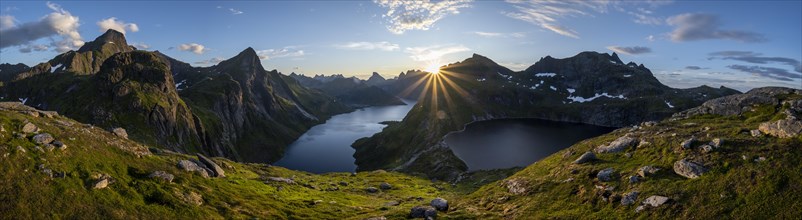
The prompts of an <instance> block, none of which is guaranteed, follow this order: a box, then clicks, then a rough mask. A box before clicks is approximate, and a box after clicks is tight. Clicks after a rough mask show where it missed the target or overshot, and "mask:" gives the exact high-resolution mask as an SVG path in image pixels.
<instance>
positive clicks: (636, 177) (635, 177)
mask: <svg viewBox="0 0 802 220" xmlns="http://www.w3.org/2000/svg"><path fill="white" fill-rule="evenodd" d="M627 179H629V183H637V182H638V181H640V178H638V176H629V178H627Z"/></svg>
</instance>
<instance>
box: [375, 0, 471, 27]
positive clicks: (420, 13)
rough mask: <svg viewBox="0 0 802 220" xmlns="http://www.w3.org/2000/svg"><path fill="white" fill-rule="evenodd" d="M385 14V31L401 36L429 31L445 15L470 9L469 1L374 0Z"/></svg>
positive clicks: (383, 16)
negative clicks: (411, 31) (413, 31)
mask: <svg viewBox="0 0 802 220" xmlns="http://www.w3.org/2000/svg"><path fill="white" fill-rule="evenodd" d="M374 2H375V3H376V4H378V5H379V6H380V7H382V8H386V9H387V13H384V14H383V15H382V18H385V19H387V22H388V25H387V30H389V31H390V32H392V33H395V34H403V33H404V32H406V31H408V30H429V28H431V27H432V26H433V25H434V24H435V23H436V22H437V21H439V20H440V19H443V18H444V17H446V16H447V15H452V14H459V10H460V9H462V8H467V7H470V4H469V3H470V2H471V0H453V1H439V2H431V1H429V0H417V1H410V0H374Z"/></svg>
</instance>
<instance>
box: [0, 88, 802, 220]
mask: <svg viewBox="0 0 802 220" xmlns="http://www.w3.org/2000/svg"><path fill="white" fill-rule="evenodd" d="M801 119H802V91H800V90H793V89H785V88H762V89H756V90H753V91H750V92H748V93H746V94H740V95H734V96H727V97H722V98H719V99H714V100H711V101H708V102H706V103H705V104H703V105H702V106H700V107H697V108H692V109H690V110H687V111H683V112H680V113H677V114H675V115H674V116H673V117H671V118H669V119H666V120H663V121H660V122H644V123H642V124H640V125H639V126H633V127H627V128H622V129H619V130H617V131H614V132H612V133H610V134H607V135H603V136H600V137H597V138H592V139H588V140H585V141H582V142H580V143H578V144H576V145H574V146H572V147H569V148H567V149H565V150H563V151H561V152H558V153H556V154H554V155H552V156H550V157H547V158H545V159H543V160H541V161H538V162H536V163H534V164H532V165H530V166H529V167H527V168H524V169H523V170H521V171H518V172H517V173H515V174H512V175H511V176H509V177H507V178H504V177H501V178H499V176H502V175H503V176H506V175H507V174H506V173H505V172H510V171H486V172H481V173H474V174H470V175H468V176H463V178H462V180H461V181H460V182H457V183H444V182H432V181H430V180H427V179H423V178H419V177H415V176H410V175H407V174H402V173H395V172H385V171H372V172H360V173H331V174H324V175H315V174H309V173H305V172H299V171H292V170H287V169H284V168H281V167H275V166H270V165H265V164H243V163H237V162H232V161H230V160H226V159H223V158H207V157H205V156H204V155H200V154H198V155H187V154H180V153H175V152H172V151H169V150H163V149H157V148H151V147H148V146H145V145H143V144H141V143H137V142H134V141H132V140H128V139H126V136H127V132H126V131H125V130H121V129H111V128H106V129H104V128H99V127H94V126H92V125H87V124H81V123H78V122H76V121H74V120H71V119H68V118H65V117H63V116H60V115H58V113H56V112H49V111H40V110H36V109H34V108H31V107H28V106H24V105H22V104H21V103H0V143H2V144H0V155H2V157H1V159H0V163H1V164H0V172H2V173H3V175H4V178H2V179H0V192H2V193H0V201H14V202H4V203H0V217H2V218H21V219H50V218H102V219H125V218H144V219H162V218H182V219H183V218H203V219H218V218H265V219H403V218H429V219H433V218H444V219H532V218H535V219H539V218H568V219H599V218H658V219H676V218H701V219H710V218H718V217H721V216H731V217H734V218H747V219H764V218H779V219H793V218H798V217H799V216H802V211H801V210H802V209H799V205H800V203H799V201H802V196H800V195H802V187H801V186H802V175H800V173H802V164H800V163H799V161H802V149H800V147H802V135H800V132H802V129H800V127H802V126H800V125H802V120H801ZM494 174H495V175H494ZM498 179H501V180H498ZM497 180H498V181H497Z"/></svg>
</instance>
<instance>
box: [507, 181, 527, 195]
mask: <svg viewBox="0 0 802 220" xmlns="http://www.w3.org/2000/svg"><path fill="white" fill-rule="evenodd" d="M503 184H504V186H506V187H507V191H508V192H510V193H512V194H515V195H520V194H523V193H525V192H526V181H525V180H523V179H509V180H504V183H503Z"/></svg>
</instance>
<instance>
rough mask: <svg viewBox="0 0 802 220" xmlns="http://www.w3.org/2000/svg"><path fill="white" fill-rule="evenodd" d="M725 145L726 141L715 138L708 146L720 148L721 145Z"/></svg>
mask: <svg viewBox="0 0 802 220" xmlns="http://www.w3.org/2000/svg"><path fill="white" fill-rule="evenodd" d="M722 143H724V140H723V139H721V138H713V140H712V141H710V143H709V144H708V145H710V146H712V147H713V148H720V147H721V144H722Z"/></svg>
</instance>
